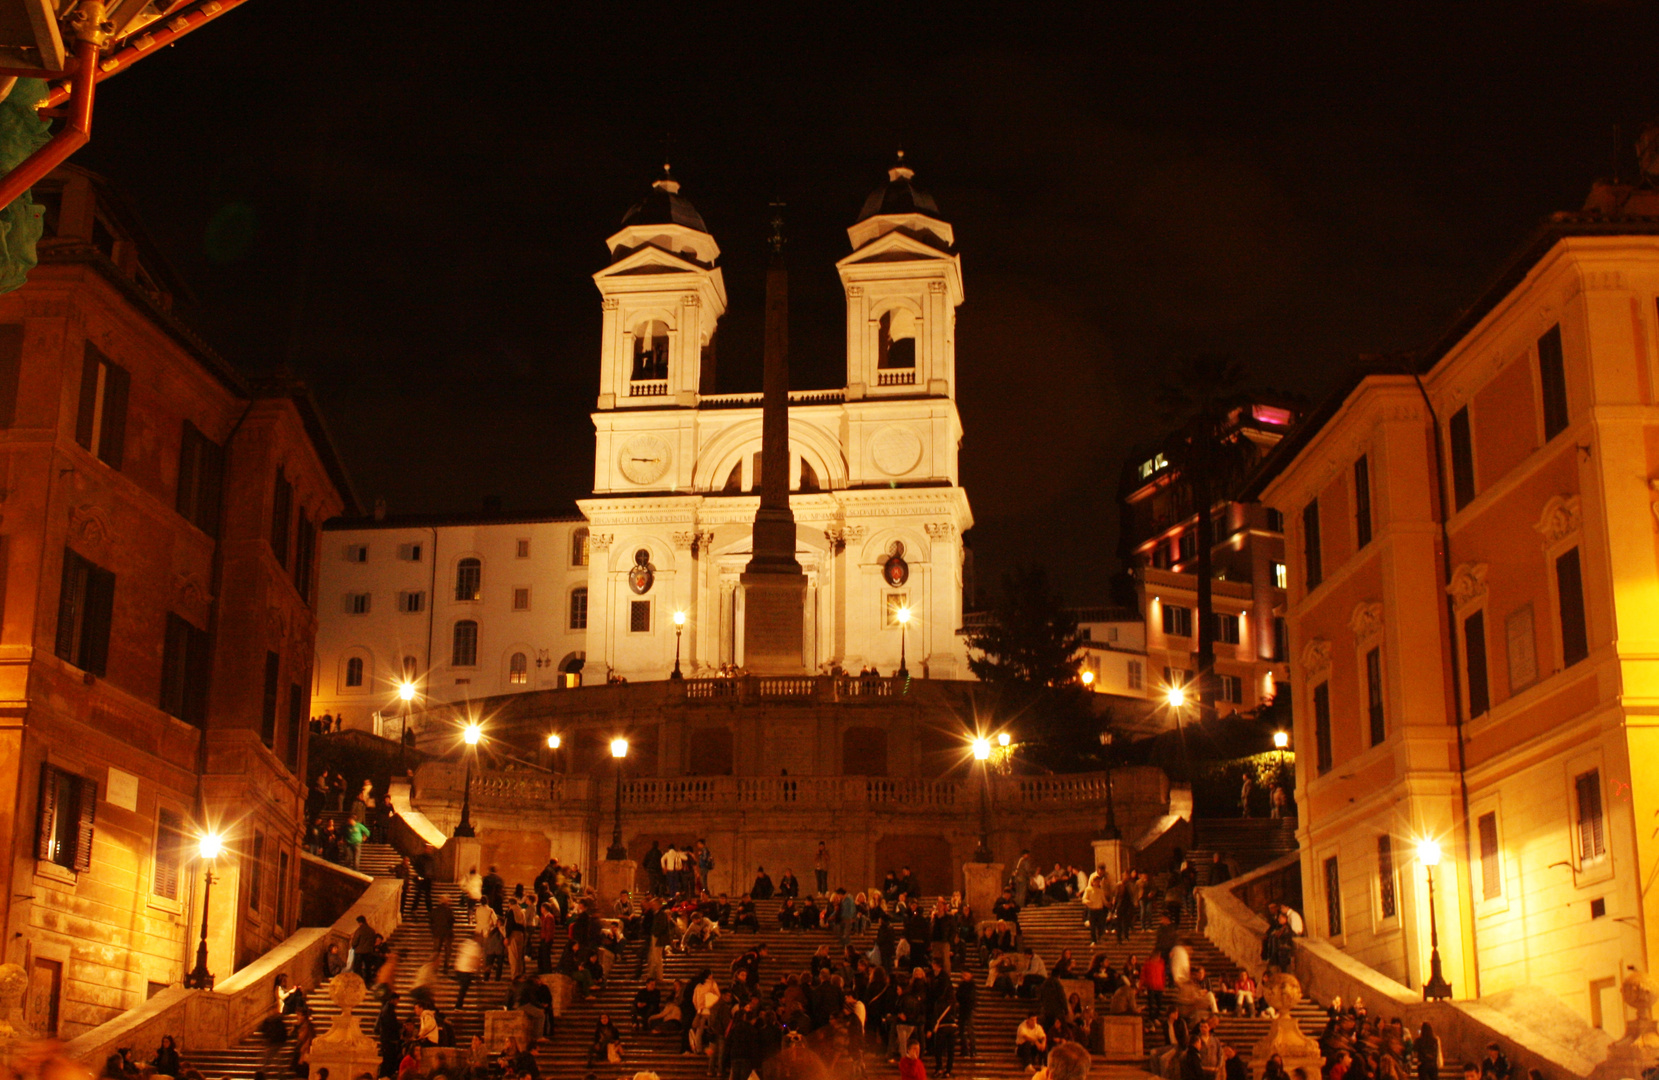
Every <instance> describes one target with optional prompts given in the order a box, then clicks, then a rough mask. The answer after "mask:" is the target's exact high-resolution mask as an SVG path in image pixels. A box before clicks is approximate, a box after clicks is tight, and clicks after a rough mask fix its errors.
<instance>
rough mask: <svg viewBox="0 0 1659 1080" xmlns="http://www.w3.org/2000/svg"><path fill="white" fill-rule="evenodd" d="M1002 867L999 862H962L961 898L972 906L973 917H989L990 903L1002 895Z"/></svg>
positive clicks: (983, 918) (981, 919) (982, 918)
mask: <svg viewBox="0 0 1659 1080" xmlns="http://www.w3.org/2000/svg"><path fill="white" fill-rule="evenodd" d="M1004 869H1005V867H1004V865H1003V864H1002V863H999V862H993V863H980V862H971V863H963V864H962V899H964V900H966V901H967V902H968V904H969V906H970V907H972V908H973V911H974V918H975V919H977V920H980V921H983V920H985V919H989V918H990V917H991V905H992V904H994V903H996V902H997V897H999V896H1001V895H1002V880H1003V871H1004Z"/></svg>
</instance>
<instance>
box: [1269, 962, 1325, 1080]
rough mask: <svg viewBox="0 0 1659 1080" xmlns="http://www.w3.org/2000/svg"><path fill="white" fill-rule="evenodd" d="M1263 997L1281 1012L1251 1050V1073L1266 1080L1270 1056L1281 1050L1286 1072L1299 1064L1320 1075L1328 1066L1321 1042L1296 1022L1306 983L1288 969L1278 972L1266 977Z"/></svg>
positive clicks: (1274, 1008)
mask: <svg viewBox="0 0 1659 1080" xmlns="http://www.w3.org/2000/svg"><path fill="white" fill-rule="evenodd" d="M1262 998H1263V999H1264V1000H1266V1002H1267V1003H1268V1004H1269V1005H1271V1006H1273V1010H1274V1011H1275V1012H1276V1013H1278V1015H1277V1016H1275V1017H1274V1018H1273V1026H1272V1027H1270V1028H1268V1029H1267V1034H1266V1035H1264V1036H1262V1038H1261V1040H1260V1041H1259V1042H1257V1043H1256V1045H1255V1047H1254V1048H1252V1049H1251V1051H1250V1075H1251V1076H1253V1077H1254V1078H1255V1080H1262V1074H1263V1073H1265V1072H1266V1071H1267V1060H1268V1059H1269V1058H1271V1057H1272V1056H1273V1055H1274V1054H1278V1055H1279V1056H1280V1058H1281V1059H1282V1060H1283V1061H1284V1064H1285V1072H1286V1073H1288V1074H1290V1075H1295V1073H1296V1070H1297V1069H1299V1068H1302V1069H1306V1070H1307V1071H1308V1075H1309V1076H1318V1075H1319V1073H1320V1070H1321V1069H1323V1068H1324V1066H1325V1058H1324V1055H1322V1054H1321V1053H1320V1052H1319V1044H1318V1043H1317V1042H1315V1041H1314V1040H1313V1039H1310V1038H1308V1037H1307V1036H1306V1035H1304V1034H1302V1029H1301V1027H1300V1026H1299V1025H1298V1024H1297V1023H1296V1017H1294V1016H1292V1015H1291V1012H1290V1010H1292V1009H1294V1008H1295V1007H1296V1005H1297V1003H1298V1002H1300V1001H1301V1000H1302V983H1301V981H1300V980H1298V979H1297V978H1296V976H1294V975H1292V974H1290V973H1289V972H1287V971H1278V972H1274V973H1273V974H1271V975H1268V976H1266V977H1264V978H1263V979H1262Z"/></svg>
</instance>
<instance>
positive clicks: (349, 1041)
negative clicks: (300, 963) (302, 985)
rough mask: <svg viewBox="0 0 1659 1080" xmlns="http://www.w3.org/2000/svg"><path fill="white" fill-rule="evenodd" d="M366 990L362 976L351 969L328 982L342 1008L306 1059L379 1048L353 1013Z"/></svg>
mask: <svg viewBox="0 0 1659 1080" xmlns="http://www.w3.org/2000/svg"><path fill="white" fill-rule="evenodd" d="M367 993H368V991H367V989H366V988H365V987H364V986H363V979H362V977H361V976H359V975H356V974H354V973H352V972H350V971H346V972H341V973H340V974H339V975H336V976H335V977H334V978H333V980H332V981H331V982H330V983H329V987H328V996H329V998H330V999H332V1000H333V1002H334V1004H335V1006H336V1007H338V1008H339V1010H340V1011H339V1013H338V1014H336V1015H335V1017H334V1022H333V1024H332V1025H330V1027H329V1029H328V1031H327V1032H326V1033H324V1034H322V1035H319V1036H317V1037H316V1038H315V1039H313V1040H312V1042H311V1053H310V1056H309V1057H308V1058H307V1059H306V1060H308V1061H313V1062H315V1061H318V1060H319V1059H328V1058H346V1057H356V1056H364V1055H369V1054H375V1053H378V1052H379V1047H378V1046H377V1045H376V1044H375V1041H374V1040H373V1039H371V1038H369V1037H368V1036H367V1035H365V1034H363V1029H362V1028H360V1027H358V1025H357V1017H356V1016H354V1015H352V1013H353V1011H354V1010H355V1009H356V1008H357V1007H358V1006H359V1005H361V1004H363V998H364V997H365V996H367Z"/></svg>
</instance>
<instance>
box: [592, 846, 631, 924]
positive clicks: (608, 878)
mask: <svg viewBox="0 0 1659 1080" xmlns="http://www.w3.org/2000/svg"><path fill="white" fill-rule="evenodd" d="M638 868H639V864H638V863H636V862H634V860H632V859H616V860H612V859H602V860H600V862H599V865H598V867H597V868H595V870H594V873H593V891H594V893H595V895H597V896H598V898H599V911H598V912H597V914H600V915H604V916H606V917H607V918H609V917H613V916H615V915H616V898H617V897H618V896H620V895H621V894H622V893H623V892H624V891H627V892H633V891H634V872H635V871H636V870H637V869H638Z"/></svg>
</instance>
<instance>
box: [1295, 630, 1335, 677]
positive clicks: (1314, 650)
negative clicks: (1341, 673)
mask: <svg viewBox="0 0 1659 1080" xmlns="http://www.w3.org/2000/svg"><path fill="white" fill-rule="evenodd" d="M1329 670H1331V643H1330V642H1329V641H1326V640H1325V639H1324V638H1314V639H1313V640H1312V641H1310V642H1308V643H1307V644H1306V645H1304V646H1302V671H1303V672H1304V673H1306V674H1307V675H1308V676H1310V677H1317V676H1319V675H1322V674H1324V673H1325V672H1327V671H1329Z"/></svg>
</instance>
